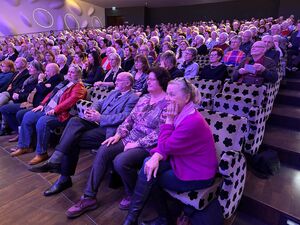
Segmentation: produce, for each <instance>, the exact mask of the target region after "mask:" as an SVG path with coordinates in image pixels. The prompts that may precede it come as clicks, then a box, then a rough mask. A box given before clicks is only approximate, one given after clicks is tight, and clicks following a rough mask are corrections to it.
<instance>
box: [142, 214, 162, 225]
mask: <svg viewBox="0 0 300 225" xmlns="http://www.w3.org/2000/svg"><path fill="white" fill-rule="evenodd" d="M141 225H168V221H167V219H166V218H165V217H161V216H159V217H156V218H155V219H152V220H148V221H143V222H142V223H141Z"/></svg>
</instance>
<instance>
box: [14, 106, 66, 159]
mask: <svg viewBox="0 0 300 225" xmlns="http://www.w3.org/2000/svg"><path fill="white" fill-rule="evenodd" d="M66 123H67V121H65V122H60V121H59V120H58V118H57V117H56V116H47V115H45V113H44V112H41V111H38V112H32V111H28V112H27V113H26V114H25V115H24V117H23V120H22V123H21V129H20V133H19V141H18V147H19V148H28V147H29V146H30V144H31V137H32V135H33V134H34V132H36V140H37V144H36V154H38V155H42V154H45V153H47V148H48V142H49V137H50V130H51V129H54V128H56V127H59V126H64V125H65V124H66Z"/></svg>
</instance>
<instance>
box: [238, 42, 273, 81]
mask: <svg viewBox="0 0 300 225" xmlns="http://www.w3.org/2000/svg"><path fill="white" fill-rule="evenodd" d="M266 50H267V48H266V44H265V43H264V42H263V41H257V42H255V43H254V44H253V45H252V47H251V56H250V57H247V58H246V59H244V60H243V61H242V63H241V64H240V66H239V67H238V68H237V69H236V71H235V72H234V74H233V81H238V82H242V83H247V84H263V83H275V82H276V81H277V80H278V73H277V70H276V64H275V62H274V61H273V60H272V59H270V58H268V57H266V56H265V52H266Z"/></svg>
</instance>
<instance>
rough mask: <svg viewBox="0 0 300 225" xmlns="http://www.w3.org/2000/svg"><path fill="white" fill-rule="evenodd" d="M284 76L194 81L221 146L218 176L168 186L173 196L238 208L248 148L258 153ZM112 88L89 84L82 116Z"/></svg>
mask: <svg viewBox="0 0 300 225" xmlns="http://www.w3.org/2000/svg"><path fill="white" fill-rule="evenodd" d="M281 79H282V74H281V75H280V78H279V80H278V82H277V83H276V84H266V85H261V86H259V85H247V84H238V83H234V82H230V81H227V82H225V83H224V85H222V83H221V81H213V80H203V79H202V80H201V79H199V78H198V77H196V78H194V79H192V80H191V81H192V82H193V84H194V85H195V86H196V87H197V88H198V89H199V90H200V92H201V95H202V104H201V106H199V111H200V112H201V114H202V115H203V116H204V118H205V119H206V121H207V123H208V124H209V126H210V128H211V130H212V133H213V137H214V140H215V145H216V149H217V154H218V159H219V167H218V170H219V171H218V178H217V179H216V181H215V183H214V185H213V186H211V187H209V188H207V189H203V190H198V191H190V192H184V193H178V192H172V191H169V190H166V191H167V192H168V193H169V194H170V195H171V196H172V197H174V198H176V199H178V200H179V201H181V202H182V203H184V204H185V205H189V206H192V207H193V208H195V209H196V211H195V213H197V212H198V211H197V210H202V209H204V208H205V207H206V206H207V205H208V204H209V203H211V202H212V201H213V200H214V199H216V198H217V200H218V201H219V203H220V205H221V207H222V212H223V216H224V218H225V219H226V218H229V217H230V216H231V215H232V214H233V213H234V212H235V210H236V209H237V206H238V204H239V202H240V199H241V197H242V194H243V190H244V187H245V180H246V171H247V166H246V160H245V157H244V154H243V152H246V153H248V154H251V155H254V154H256V153H257V151H258V149H259V146H260V145H261V143H262V139H263V135H264V129H265V123H266V121H267V119H268V116H269V114H270V112H271V110H272V106H273V102H274V99H275V97H276V95H277V92H278V90H279V85H280V80H281ZM108 94H109V90H107V89H103V88H95V87H92V88H89V89H88V97H87V99H86V100H80V101H78V102H77V111H78V113H79V114H83V113H84V110H85V109H86V108H87V107H90V106H91V105H92V104H93V103H95V102H98V101H99V100H101V99H104V98H105V97H106V96H107V95H108Z"/></svg>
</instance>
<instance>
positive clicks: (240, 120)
mask: <svg viewBox="0 0 300 225" xmlns="http://www.w3.org/2000/svg"><path fill="white" fill-rule="evenodd" d="M199 111H200V113H201V114H202V116H203V117H204V118H205V120H206V122H207V123H208V125H209V126H210V128H211V131H212V133H213V137H214V141H215V146H216V149H217V153H218V157H219V158H220V156H221V154H222V152H226V151H229V150H233V151H237V152H240V151H241V150H242V147H243V144H244V139H245V135H246V133H247V119H246V118H245V117H239V116H236V115H232V114H229V113H222V112H214V111H209V110H202V109H200V110H199Z"/></svg>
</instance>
